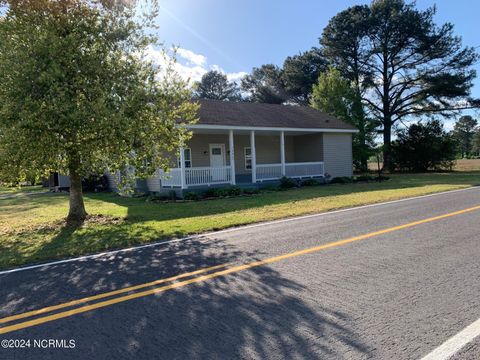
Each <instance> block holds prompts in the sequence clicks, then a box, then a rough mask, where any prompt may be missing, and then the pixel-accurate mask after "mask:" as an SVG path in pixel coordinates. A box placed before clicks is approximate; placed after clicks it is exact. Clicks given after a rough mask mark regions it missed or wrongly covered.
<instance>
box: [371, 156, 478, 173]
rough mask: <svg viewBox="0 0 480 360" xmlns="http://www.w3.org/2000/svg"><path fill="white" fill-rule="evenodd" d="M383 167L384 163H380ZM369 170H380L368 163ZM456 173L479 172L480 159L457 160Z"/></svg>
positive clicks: (374, 164)
mask: <svg viewBox="0 0 480 360" xmlns="http://www.w3.org/2000/svg"><path fill="white" fill-rule="evenodd" d="M380 166H382V163H380ZM368 168H369V169H370V170H372V171H376V170H377V169H378V164H377V163H376V162H370V163H368ZM453 170H454V171H477V170H480V159H462V160H457V161H456V163H455V167H454V168H453Z"/></svg>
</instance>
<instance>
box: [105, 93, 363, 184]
mask: <svg viewBox="0 0 480 360" xmlns="http://www.w3.org/2000/svg"><path fill="white" fill-rule="evenodd" d="M199 103H200V109H199V113H198V118H199V120H198V122H197V123H196V124H194V125H189V126H188V128H189V129H190V130H191V131H192V134H193V135H192V138H191V139H190V140H189V141H188V142H187V143H186V144H185V146H184V147H182V148H181V149H179V152H178V154H172V159H173V161H172V167H171V169H170V171H169V172H168V173H165V172H163V171H162V170H158V171H157V172H156V174H155V176H153V177H151V178H149V179H146V180H143V181H140V180H139V181H137V187H138V188H139V189H140V190H144V191H149V192H164V191H171V190H175V191H177V192H178V193H182V192H183V191H185V190H186V189H189V190H187V191H191V190H192V189H193V190H195V189H202V188H208V187H210V186H224V185H252V186H255V185H260V184H262V183H265V182H270V181H278V179H280V178H281V177H283V176H287V177H290V178H319V179H323V178H324V177H325V175H326V174H327V173H328V174H329V175H330V176H331V177H332V178H334V177H341V176H348V177H350V176H352V172H353V161H352V134H354V133H356V132H357V131H358V130H357V129H356V128H355V127H353V126H352V125H350V124H347V123H345V122H343V121H341V120H339V119H337V118H335V117H333V116H330V115H328V114H326V113H324V112H321V111H318V110H316V109H313V108H311V107H306V106H296V105H274V104H261V103H249V102H226V101H217V100H199ZM107 176H108V178H109V185H110V188H111V189H113V190H115V189H116V182H117V181H116V179H117V176H118V175H117V176H115V175H113V174H112V175H109V174H107Z"/></svg>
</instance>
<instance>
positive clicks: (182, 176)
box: [180, 146, 187, 189]
mask: <svg viewBox="0 0 480 360" xmlns="http://www.w3.org/2000/svg"><path fill="white" fill-rule="evenodd" d="M180 186H181V188H182V189H186V188H187V187H186V186H185V152H184V148H183V146H180Z"/></svg>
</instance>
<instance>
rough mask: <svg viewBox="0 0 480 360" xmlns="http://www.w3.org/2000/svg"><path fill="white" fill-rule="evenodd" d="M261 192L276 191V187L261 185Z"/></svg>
mask: <svg viewBox="0 0 480 360" xmlns="http://www.w3.org/2000/svg"><path fill="white" fill-rule="evenodd" d="M261 191H264V192H269V191H278V186H275V185H271V184H268V185H263V186H262V187H261Z"/></svg>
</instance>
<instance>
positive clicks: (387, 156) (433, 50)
mask: <svg viewBox="0 0 480 360" xmlns="http://www.w3.org/2000/svg"><path fill="white" fill-rule="evenodd" d="M435 11H436V10H435V7H432V8H429V9H427V10H424V11H422V10H418V9H416V8H415V3H406V2H405V1H403V0H375V1H373V2H372V4H371V5H370V6H368V7H366V6H360V7H358V6H357V7H353V8H349V9H347V10H345V11H342V12H341V13H339V14H338V15H336V16H335V17H334V18H332V19H331V21H330V23H329V25H328V26H327V28H326V29H325V31H324V34H323V36H322V40H321V42H322V44H323V45H324V47H325V54H326V55H327V56H328V57H329V59H330V61H331V62H332V63H334V64H339V65H340V69H344V70H345V73H346V74H347V75H348V74H356V76H357V80H355V79H353V80H354V81H357V82H358V84H359V92H360V94H361V96H362V100H363V102H364V103H365V104H367V105H368V109H369V111H370V113H371V115H372V116H373V117H375V118H376V119H378V120H380V121H381V124H382V127H381V131H382V132H383V141H384V147H383V149H384V166H385V167H386V168H391V167H392V166H391V139H392V129H393V128H394V126H395V125H396V124H397V123H398V122H402V121H404V120H408V119H410V118H412V117H414V116H420V115H433V114H440V115H444V116H450V115H452V114H453V113H455V112H457V111H459V110H462V109H465V108H470V107H474V106H478V101H477V100H475V99H471V96H470V89H471V87H472V80H473V79H474V78H475V76H476V74H475V71H474V70H473V69H472V65H473V64H474V63H475V61H476V60H477V58H478V56H477V54H476V53H475V51H474V49H473V48H470V47H463V46H462V44H461V39H460V38H459V37H457V36H455V35H454V34H453V25H452V24H450V23H446V24H444V25H441V26H437V25H436V24H435V22H434V21H433V16H434V14H435ZM348 44H349V45H348ZM347 45H348V46H349V48H350V50H348V48H347V47H346V46H347ZM352 49H353V51H352Z"/></svg>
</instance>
